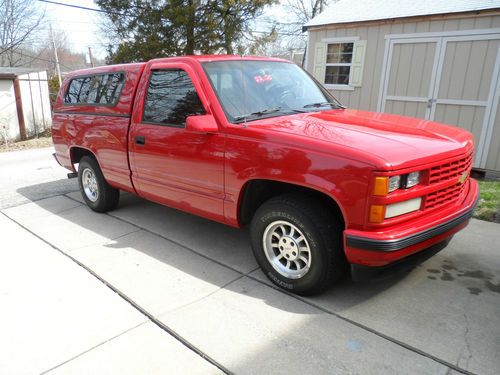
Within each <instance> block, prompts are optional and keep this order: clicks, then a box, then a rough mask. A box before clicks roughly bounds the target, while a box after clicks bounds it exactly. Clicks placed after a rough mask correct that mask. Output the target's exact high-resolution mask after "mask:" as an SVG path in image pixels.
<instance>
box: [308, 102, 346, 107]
mask: <svg viewBox="0 0 500 375" xmlns="http://www.w3.org/2000/svg"><path fill="white" fill-rule="evenodd" d="M326 106H330V107H333V108H345V107H344V106H341V105H340V104H336V103H332V102H318V103H311V104H306V105H305V106H303V107H302V108H313V107H314V108H319V107H326Z"/></svg>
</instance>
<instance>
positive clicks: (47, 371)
mask: <svg viewBox="0 0 500 375" xmlns="http://www.w3.org/2000/svg"><path fill="white" fill-rule="evenodd" d="M147 323H148V321H147V320H145V321H144V322H142V323H139V324H137V325H135V326H133V327H130V328H128V329H126V330H125V331H123V332H120V333H119V334H117V335H114V336H113V337H110V338H109V339H107V340H104V341H101V342H100V343H99V344H96V345H94V346H92V347H91V348H88V349H87V350H84V351H83V352H81V353H78V354H77V355H75V356H73V357H71V358H69V359H67V360H65V361H63V362H61V363H59V364H58V365H55V366H53V367H51V368H49V369H48V370H45V371H42V372H41V373H40V375H44V374H47V373H49V372H51V371H52V370H55V369H56V368H59V367H61V366H64V365H65V364H67V363H69V362H71V361H73V360H75V359H77V358H79V357H81V356H82V355H84V354H87V353H88V352H90V351H92V350H94V349H96V348H98V347H100V346H102V345H104V344H106V343H108V342H110V341H113V340H114V339H116V338H118V337H120V336H123V335H125V334H127V333H129V332H130V331H132V330H134V329H136V328H138V327H140V326H142V325H144V324H147Z"/></svg>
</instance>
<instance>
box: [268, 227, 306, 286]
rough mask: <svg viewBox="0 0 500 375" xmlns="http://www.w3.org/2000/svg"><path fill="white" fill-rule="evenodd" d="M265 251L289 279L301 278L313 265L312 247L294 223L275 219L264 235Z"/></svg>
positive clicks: (271, 261)
mask: <svg viewBox="0 0 500 375" xmlns="http://www.w3.org/2000/svg"><path fill="white" fill-rule="evenodd" d="M262 242H263V246H264V253H265V254H266V257H267V260H268V261H269V263H270V264H271V265H272V266H273V268H274V269H275V270H276V271H277V272H279V273H280V274H281V275H283V276H285V277H286V278H289V279H300V278H301V277H303V276H304V275H305V274H306V273H307V272H308V271H309V268H310V267H311V249H310V247H309V244H308V243H307V240H306V238H305V236H304V235H303V234H302V232H301V231H300V230H299V228H297V227H296V226H295V225H293V224H292V223H289V222H287V221H282V220H280V221H274V222H272V223H271V224H269V225H268V226H267V228H266V230H265V231H264V235H263V237H262Z"/></svg>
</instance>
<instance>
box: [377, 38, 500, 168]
mask: <svg viewBox="0 0 500 375" xmlns="http://www.w3.org/2000/svg"><path fill="white" fill-rule="evenodd" d="M499 47H500V35H498V34H486V35H472V36H471V35H464V36H448V37H444V36H443V37H424V38H404V39H403V38H399V39H395V40H390V48H389V54H388V60H387V65H386V68H385V77H384V88H383V96H382V101H381V108H379V109H380V110H381V111H383V112H389V113H396V114H401V115H405V116H412V117H420V118H423V119H427V120H434V121H438V122H443V123H447V124H451V125H456V126H459V127H461V128H463V129H466V130H468V131H470V132H472V134H474V137H475V141H476V157H475V163H474V165H475V166H476V167H481V168H488V169H495V170H500V160H498V159H499V156H498V152H494V151H495V150H491V147H490V145H491V146H493V147H494V144H495V142H494V139H493V136H494V135H495V134H496V133H498V132H497V131H494V130H497V129H498V128H499V127H500V123H499V122H500V118H498V117H497V116H496V113H497V103H498V90H500V87H499V86H498V75H499V74H498V71H499V69H500V63H499V60H500V55H499ZM488 151H490V152H488Z"/></svg>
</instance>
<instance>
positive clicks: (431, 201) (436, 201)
mask: <svg viewBox="0 0 500 375" xmlns="http://www.w3.org/2000/svg"><path fill="white" fill-rule="evenodd" d="M464 187H465V184H461V183H457V184H455V185H452V186H448V187H446V188H444V189H441V190H438V191H435V192H433V193H430V194H427V197H426V199H425V207H424V208H425V209H429V208H436V207H439V206H442V205H443V204H446V203H449V202H452V201H454V200H455V199H457V198H458V197H459V196H460V194H461V193H462V191H463V190H464Z"/></svg>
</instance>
